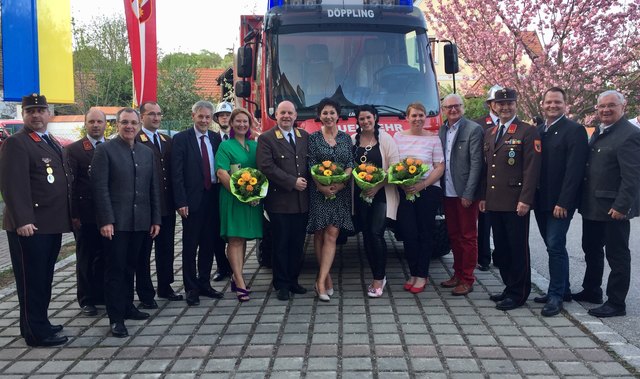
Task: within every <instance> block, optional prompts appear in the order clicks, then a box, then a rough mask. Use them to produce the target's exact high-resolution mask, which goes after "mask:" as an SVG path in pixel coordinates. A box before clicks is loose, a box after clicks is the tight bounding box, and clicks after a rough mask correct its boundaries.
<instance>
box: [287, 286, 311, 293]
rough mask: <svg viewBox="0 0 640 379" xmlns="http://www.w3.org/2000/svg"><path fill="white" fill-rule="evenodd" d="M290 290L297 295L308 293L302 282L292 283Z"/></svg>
mask: <svg viewBox="0 0 640 379" xmlns="http://www.w3.org/2000/svg"><path fill="white" fill-rule="evenodd" d="M289 291H291V292H293V293H295V294H297V295H304V294H305V293H307V289H306V288H304V287H303V286H301V285H300V284H294V285H292V286H291V287H289Z"/></svg>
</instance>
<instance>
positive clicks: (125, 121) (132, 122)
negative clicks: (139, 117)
mask: <svg viewBox="0 0 640 379" xmlns="http://www.w3.org/2000/svg"><path fill="white" fill-rule="evenodd" d="M118 123H119V124H120V125H122V126H127V125H133V126H137V125H139V124H140V122H139V121H129V120H122V121H118Z"/></svg>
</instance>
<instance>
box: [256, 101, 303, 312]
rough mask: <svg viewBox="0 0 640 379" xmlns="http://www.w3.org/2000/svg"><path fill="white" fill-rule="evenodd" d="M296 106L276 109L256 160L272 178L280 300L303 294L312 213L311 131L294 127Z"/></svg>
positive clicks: (269, 203)
mask: <svg viewBox="0 0 640 379" xmlns="http://www.w3.org/2000/svg"><path fill="white" fill-rule="evenodd" d="M296 117H297V114H296V109H295V107H294V105H293V103H291V102H290V101H283V102H281V103H280V104H279V105H278V108H277V109H276V123H277V125H276V127H274V128H271V129H270V130H269V131H267V132H266V133H263V134H262V135H260V138H259V139H258V151H257V153H256V161H257V162H258V169H260V171H262V172H263V173H264V174H265V175H266V177H267V178H268V179H269V182H270V185H269V193H268V194H267V197H266V199H265V209H266V211H267V213H268V215H269V220H270V221H271V226H272V229H271V230H272V237H273V287H274V288H275V289H276V290H277V291H278V295H277V297H278V299H279V300H289V293H290V292H293V293H296V294H304V293H306V292H307V290H306V289H305V288H304V287H302V286H301V285H300V284H299V283H298V276H299V275H300V269H301V267H302V259H303V256H304V240H305V237H306V229H305V228H306V226H307V219H308V214H309V193H308V190H307V178H306V176H307V145H308V142H309V134H308V133H307V132H305V131H304V130H299V129H298V128H295V127H294V123H295V121H296Z"/></svg>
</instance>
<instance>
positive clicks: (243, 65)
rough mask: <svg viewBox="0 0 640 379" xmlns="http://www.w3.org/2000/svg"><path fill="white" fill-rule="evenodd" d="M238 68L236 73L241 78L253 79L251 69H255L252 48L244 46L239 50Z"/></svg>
mask: <svg viewBox="0 0 640 379" xmlns="http://www.w3.org/2000/svg"><path fill="white" fill-rule="evenodd" d="M236 66H237V67H236V72H237V74H238V77H239V78H250V77H251V75H252V72H251V71H252V70H251V69H252V67H253V50H251V46H242V47H239V48H238V55H237V61H236ZM236 94H237V92H236Z"/></svg>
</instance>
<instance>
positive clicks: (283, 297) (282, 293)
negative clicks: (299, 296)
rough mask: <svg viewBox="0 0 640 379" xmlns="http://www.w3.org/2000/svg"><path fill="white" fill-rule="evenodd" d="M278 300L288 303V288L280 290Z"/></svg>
mask: <svg viewBox="0 0 640 379" xmlns="http://www.w3.org/2000/svg"><path fill="white" fill-rule="evenodd" d="M277 296H278V300H282V301H286V300H289V289H288V288H280V289H279V290H278V295H277Z"/></svg>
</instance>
